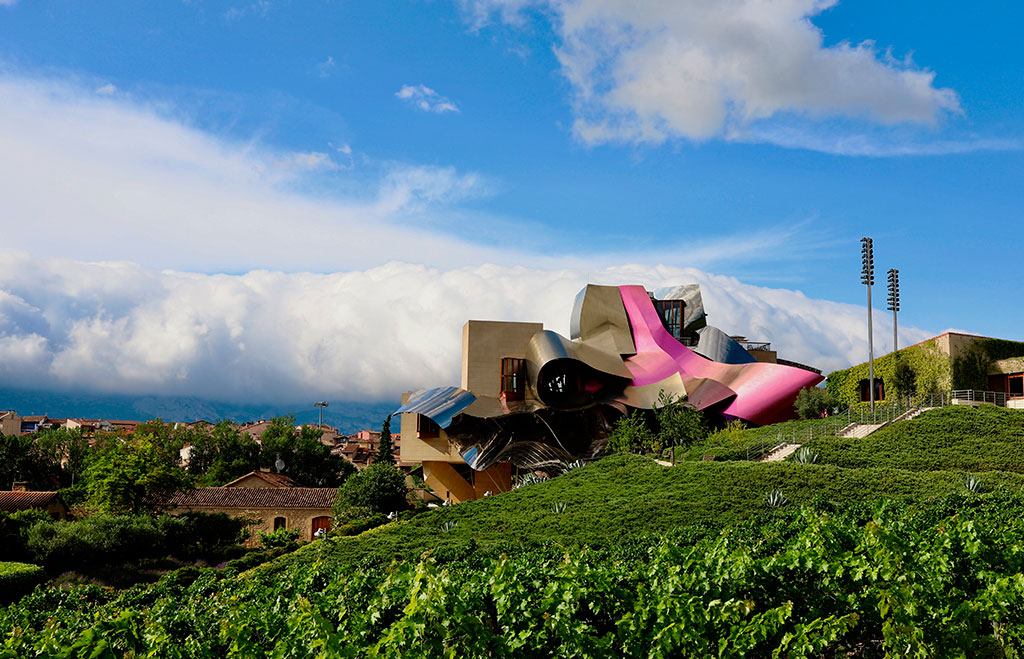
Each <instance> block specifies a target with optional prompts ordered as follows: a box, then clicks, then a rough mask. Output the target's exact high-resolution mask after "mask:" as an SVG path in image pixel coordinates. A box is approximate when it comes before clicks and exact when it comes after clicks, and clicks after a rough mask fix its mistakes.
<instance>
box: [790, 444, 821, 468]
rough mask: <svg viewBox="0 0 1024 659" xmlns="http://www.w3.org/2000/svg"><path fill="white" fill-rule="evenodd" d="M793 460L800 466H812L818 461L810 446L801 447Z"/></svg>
mask: <svg viewBox="0 0 1024 659" xmlns="http://www.w3.org/2000/svg"><path fill="white" fill-rule="evenodd" d="M793 460H794V461H795V462H799V463H800V464H805V465H812V464H815V463H816V462H817V461H818V454H817V453H816V452H815V451H814V449H812V448H811V447H810V446H802V447H801V448H800V450H799V451H797V452H796V455H794V456H793Z"/></svg>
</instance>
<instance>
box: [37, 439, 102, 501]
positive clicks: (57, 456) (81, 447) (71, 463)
mask: <svg viewBox="0 0 1024 659" xmlns="http://www.w3.org/2000/svg"><path fill="white" fill-rule="evenodd" d="M35 441H36V446H37V448H38V450H39V453H40V454H41V455H43V456H45V459H46V461H47V462H49V463H51V464H52V465H54V466H55V467H57V470H58V471H59V479H60V485H61V487H72V486H74V485H75V484H76V483H78V482H79V481H80V480H81V478H82V474H83V473H84V472H85V469H86V467H87V466H88V461H89V457H90V455H91V454H92V449H91V448H90V447H89V440H88V439H86V438H85V436H84V435H82V429H81V428H75V429H73V430H69V429H67V428H55V429H53V430H43V431H41V432H39V433H38V434H37V435H36V438H35Z"/></svg>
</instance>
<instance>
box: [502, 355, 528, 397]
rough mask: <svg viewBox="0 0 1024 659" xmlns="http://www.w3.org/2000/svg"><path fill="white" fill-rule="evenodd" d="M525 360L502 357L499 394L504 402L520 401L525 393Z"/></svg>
mask: <svg viewBox="0 0 1024 659" xmlns="http://www.w3.org/2000/svg"><path fill="white" fill-rule="evenodd" d="M524 364H525V360H523V359H517V358H515V357H503V358H502V360H501V393H502V394H504V395H505V400H522V399H523V394H525V393H526V387H525V379H526V378H524V377H523V370H524V369H523V366H524Z"/></svg>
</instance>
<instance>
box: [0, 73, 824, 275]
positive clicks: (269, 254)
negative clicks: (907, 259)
mask: <svg viewBox="0 0 1024 659" xmlns="http://www.w3.org/2000/svg"><path fill="white" fill-rule="evenodd" d="M94 88H95V86H94V85H92V86H89V87H88V88H80V87H75V86H72V85H68V84H65V83H60V82H54V81H52V80H31V79H19V78H13V77H9V76H8V77H3V76H0V199H3V204H4V213H3V218H2V219H0V222H2V226H0V229H2V235H3V237H4V245H5V246H6V247H11V248H16V249H22V250H26V251H28V252H30V253H34V254H40V255H42V254H48V255H52V256H60V257H66V258H72V259H78V260H105V261H107V260H113V261H117V260H124V259H131V260H133V261H135V262H138V263H144V264H146V265H147V266H149V267H157V268H175V269H183V270H199V271H207V272H210V271H215V272H244V271H247V270H251V269H253V268H265V267H270V268H279V269H282V270H303V271H309V270H312V271H320V272H330V271H335V270H338V269H359V268H367V267H372V266H375V265H379V264H380V263H383V262H385V261H387V260H391V259H395V260H401V261H408V262H415V263H428V264H433V265H439V266H444V267H458V266H463V265H470V264H477V263H481V262H493V263H502V264H523V265H530V266H537V267H556V266H561V265H572V266H581V267H582V266H584V265H585V266H586V267H592V266H595V265H607V264H611V263H622V262H626V261H629V262H637V263H686V264H688V265H692V266H695V267H704V268H707V267H713V266H716V265H720V264H722V263H726V262H729V263H736V262H743V263H748V264H749V263H751V262H757V261H772V260H777V259H778V258H780V257H786V256H787V255H788V257H795V256H796V251H797V250H806V249H807V248H808V247H809V246H812V243H820V239H821V235H822V232H820V231H816V230H815V229H814V227H812V226H807V225H805V224H801V223H793V222H787V223H786V226H766V229H765V230H764V231H763V232H760V233H757V234H756V235H754V234H751V233H750V232H749V231H744V232H742V233H741V235H735V236H730V235H721V236H718V237H707V236H706V237H703V238H698V237H694V236H686V237H681V238H680V239H679V240H678V242H676V243H675V244H673V243H666V242H664V241H659V242H658V243H656V244H654V245H652V246H651V247H650V248H648V249H646V250H641V249H632V250H628V249H627V248H625V247H621V246H619V245H618V244H615V243H612V244H613V247H612V248H611V249H610V251H609V252H607V253H595V252H594V251H593V250H587V249H586V248H584V247H582V246H580V245H579V241H578V238H577V237H574V236H571V235H562V234H559V230H558V229H557V228H549V227H544V226H540V225H536V224H533V223H530V222H529V221H527V220H524V219H522V218H515V217H513V218H496V217H493V216H491V215H489V214H487V213H484V212H481V211H469V210H465V209H463V208H461V207H460V206H459V204H460V203H462V202H466V201H468V200H473V199H477V198H480V197H482V196H486V195H488V194H489V193H490V192H491V191H492V190H494V189H496V188H498V187H499V186H500V182H496V181H492V180H490V179H489V178H488V177H486V176H484V175H481V174H479V173H476V172H465V171H460V170H457V169H455V168H454V167H444V166H425V165H415V164H407V163H394V162H382V161H372V160H371V159H370V158H368V157H367V156H365V155H363V154H359V155H358V157H357V155H356V154H355V153H354V152H353V150H352V148H351V147H350V146H349V145H348V144H345V143H342V144H337V143H329V144H327V145H325V146H326V147H328V149H329V150H325V151H319V150H310V151H279V150H274V149H270V148H266V147H264V146H261V145H260V144H258V143H254V142H246V143H243V142H235V141H231V140H227V139H224V138H221V137H218V136H214V135H211V134H209V133H205V132H203V131H200V130H197V129H195V128H193V127H190V126H189V125H187V124H185V123H182V122H181V121H179V120H176V119H173V118H169V117H168V114H169V112H168V111H167V110H166V109H165V108H166V106H167V104H164V105H163V106H161V107H162V109H161V111H159V112H158V111H157V110H154V109H152V108H151V107H150V106H147V105H144V104H143V103H142V102H141V101H140V100H139V98H140V95H138V94H118V95H116V96H97V95H96V94H95V93H94ZM173 112H174V110H173V108H172V109H171V110H170V113H173ZM768 224H770V223H766V225H768ZM624 231H625V232H626V233H628V231H627V230H625V229H624ZM626 233H624V234H623V235H624V236H625V235H626ZM623 244H628V243H623ZM634 244H635V243H634ZM782 246H785V250H781V249H779V248H780V247H782Z"/></svg>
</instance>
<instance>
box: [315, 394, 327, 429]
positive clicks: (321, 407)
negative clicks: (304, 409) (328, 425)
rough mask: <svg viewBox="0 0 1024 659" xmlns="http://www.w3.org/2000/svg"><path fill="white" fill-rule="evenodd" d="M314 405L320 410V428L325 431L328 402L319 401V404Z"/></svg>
mask: <svg viewBox="0 0 1024 659" xmlns="http://www.w3.org/2000/svg"><path fill="white" fill-rule="evenodd" d="M313 405H315V406H316V407H319V408H320V426H319V427H320V429H321V430H323V427H324V408H325V407H327V405H328V402H327V401H326V400H318V401H317V402H315V403H313Z"/></svg>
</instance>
